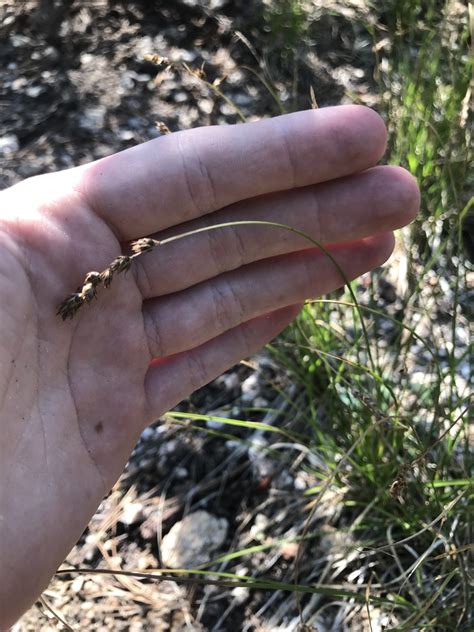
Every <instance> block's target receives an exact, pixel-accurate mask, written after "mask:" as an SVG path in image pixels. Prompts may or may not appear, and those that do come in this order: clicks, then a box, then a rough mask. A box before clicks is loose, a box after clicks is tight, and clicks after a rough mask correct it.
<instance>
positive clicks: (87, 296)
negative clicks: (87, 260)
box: [81, 283, 97, 303]
mask: <svg viewBox="0 0 474 632" xmlns="http://www.w3.org/2000/svg"><path fill="white" fill-rule="evenodd" d="M81 296H82V298H83V300H84V302H85V303H91V302H92V301H93V300H94V299H95V298H97V290H96V289H95V285H93V284H92V283H85V284H84V285H83V286H82V290H81Z"/></svg>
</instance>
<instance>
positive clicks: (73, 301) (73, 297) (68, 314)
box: [56, 292, 84, 320]
mask: <svg viewBox="0 0 474 632" xmlns="http://www.w3.org/2000/svg"><path fill="white" fill-rule="evenodd" d="M83 303H84V298H83V296H82V294H81V293H80V292H74V294H70V295H69V296H68V297H67V298H66V299H65V300H64V301H63V302H62V303H61V304H60V305H59V307H58V311H57V312H56V314H57V315H58V316H61V318H62V319H63V320H66V318H73V317H74V314H75V313H76V312H77V310H78V309H79V308H80V307H81V306H82V305H83Z"/></svg>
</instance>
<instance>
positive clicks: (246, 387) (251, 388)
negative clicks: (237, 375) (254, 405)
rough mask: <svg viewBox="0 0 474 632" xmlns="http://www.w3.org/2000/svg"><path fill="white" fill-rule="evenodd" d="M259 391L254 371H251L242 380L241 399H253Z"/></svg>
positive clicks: (248, 400) (247, 400)
mask: <svg viewBox="0 0 474 632" xmlns="http://www.w3.org/2000/svg"><path fill="white" fill-rule="evenodd" d="M259 391H260V384H259V380H258V376H257V374H256V373H252V374H251V375H249V376H248V377H247V378H246V379H245V380H244V381H243V382H242V401H243V402H250V401H253V400H254V399H255V398H256V397H257V395H258V394H259Z"/></svg>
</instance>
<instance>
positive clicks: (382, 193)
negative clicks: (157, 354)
mask: <svg viewBox="0 0 474 632" xmlns="http://www.w3.org/2000/svg"><path fill="white" fill-rule="evenodd" d="M418 207H419V192H418V187H417V185H416V182H415V180H414V179H413V177H412V176H411V175H410V174H409V173H408V172H407V171H405V170H404V169H401V168H399V167H375V168H373V169H369V170H368V171H365V172H363V173H360V174H355V175H352V176H348V177H346V178H343V179H340V180H335V181H331V182H326V183H324V184H319V185H315V186H310V187H305V188H301V189H296V190H294V191H284V192H281V193H276V194H273V195H271V196H263V197H262V196H261V197H258V198H253V199H251V200H248V201H246V202H240V203H237V204H234V205H232V206H231V207H227V208H226V209H223V210H221V211H217V212H216V213H213V214H212V224H219V223H225V222H232V221H239V220H257V221H262V220H263V221H271V222H277V223H281V224H286V225H289V226H292V227H293V228H296V229H298V230H301V231H303V232H305V233H307V234H308V235H309V236H310V237H312V238H313V239H315V240H316V241H318V242H321V243H323V244H324V243H335V242H343V241H353V240H356V239H361V238H363V237H367V236H368V235H374V234H378V233H381V232H384V231H388V230H394V229H395V228H398V227H400V226H403V225H405V224H407V223H408V222H410V221H411V220H412V219H413V218H414V216H415V214H416V212H417V210H418ZM210 219H211V218H209V217H204V218H200V219H197V220H194V221H192V222H187V223H186V224H184V225H181V226H178V227H175V228H174V229H173V230H172V231H168V232H166V233H165V234H158V235H157V237H158V239H162V238H163V237H166V236H169V235H170V234H179V233H182V232H187V231H191V230H194V229H196V228H201V227H203V226H206V225H209V224H210V222H209V220H210ZM313 246H314V244H312V243H311V242H310V241H309V240H308V239H305V238H304V237H301V236H299V235H297V234H295V233H292V232H290V231H288V230H285V229H276V228H274V227H272V226H256V225H249V226H233V227H228V228H222V229H216V230H212V231H206V232H203V233H198V234H196V235H192V236H189V237H186V238H185V239H181V240H178V241H175V242H173V243H169V244H164V245H163V246H159V247H157V248H155V249H154V250H153V251H152V252H150V253H149V254H147V255H146V256H143V257H140V258H139V259H137V261H136V266H135V273H136V280H137V283H138V286H139V288H140V290H141V292H142V295H143V297H144V298H152V297H156V296H163V295H164V294H169V293H172V292H177V291H179V290H183V289H185V288H187V287H191V286H192V285H195V284H196V283H200V282H202V281H205V280H206V279H210V278H212V277H214V276H217V275H218V274H221V273H223V272H227V271H229V270H233V269H235V268H237V267H239V266H241V265H246V264H249V263H252V262H254V261H258V260H260V259H263V258H267V257H273V256H277V255H282V254H285V253H289V252H292V251H295V250H300V249H306V248H311V247H313Z"/></svg>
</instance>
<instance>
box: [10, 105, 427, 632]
mask: <svg viewBox="0 0 474 632" xmlns="http://www.w3.org/2000/svg"><path fill="white" fill-rule="evenodd" d="M385 140H386V135H385V130H384V127H383V123H382V121H381V120H380V118H379V117H378V116H377V115H376V114H375V113H374V112H372V111H370V110H368V109H366V108H362V107H359V106H342V107H337V108H326V109H322V110H317V111H307V112H301V113H296V114H291V115H286V116H283V117H278V118H275V119H272V120H266V121H262V122H258V123H252V124H248V125H238V126H229V127H224V126H223V127H212V128H201V129H195V130H191V131H187V132H180V133H176V134H173V135H171V136H165V137H162V138H159V139H157V140H153V141H151V142H149V143H145V144H143V145H140V146H138V147H135V148H133V149H130V150H127V151H124V152H121V153H119V154H116V155H114V156H111V157H109V158H105V159H103V160H100V161H97V162H95V163H92V164H89V165H85V166H82V167H78V168H75V169H71V170H68V171H63V172H59V173H55V174H51V175H45V176H38V177H35V178H32V179H30V180H26V181H24V182H22V183H20V184H19V185H16V186H14V187H12V188H11V189H8V190H6V191H3V192H1V193H0V244H1V245H0V354H1V355H0V429H1V435H2V441H1V443H0V481H1V483H0V484H1V489H0V573H1V576H0V604H1V608H0V612H1V614H0V627H1V629H5V627H7V626H9V625H11V624H12V623H14V621H15V620H16V619H17V618H18V617H19V616H20V615H21V613H22V612H23V611H24V610H26V609H27V608H28V607H29V606H30V605H31V603H32V602H33V601H34V599H35V598H36V597H37V596H38V595H39V594H40V592H41V591H42V590H43V589H44V588H45V586H46V585H47V584H48V582H49V580H50V578H51V576H52V575H53V574H54V572H55V570H56V569H57V567H58V565H59V564H60V563H61V562H62V561H63V559H64V558H65V556H66V555H67V553H68V551H69V550H70V549H71V547H72V546H73V545H74V543H75V542H76V541H77V539H78V538H79V536H80V534H81V532H82V531H83V529H84V528H85V527H86V525H87V523H88V521H89V519H90V517H91V516H92V515H93V513H94V511H95V510H96V508H97V506H98V505H99V503H100V501H101V499H102V498H103V496H104V494H106V493H107V491H108V490H109V489H110V488H111V486H112V485H113V484H114V482H115V481H116V479H117V478H118V477H119V475H120V473H121V472H122V470H123V468H124V465H125V463H126V461H127V459H128V457H129V455H130V453H131V451H132V449H133V447H134V445H135V443H136V441H137V439H138V437H139V435H140V433H141V431H142V430H143V429H144V427H145V426H146V425H147V424H149V423H150V422H152V421H153V420H155V419H156V418H158V417H159V416H160V415H161V414H162V413H164V412H165V411H166V410H168V409H169V408H171V407H172V406H173V405H175V404H176V403H178V402H179V401H180V400H181V399H183V398H184V397H185V396H187V395H188V394H190V393H191V392H192V391H193V390H195V389H196V388H198V387H200V386H202V385H204V384H205V383H207V382H209V381H210V380H211V379H213V378H214V377H216V376H217V375H218V374H220V373H222V372H223V371H224V370H226V369H227V368H229V367H230V366H232V365H233V364H235V363H236V362H238V361H239V360H240V359H241V358H243V357H245V356H248V355H249V354H251V353H253V352H255V351H256V350H257V349H258V348H259V347H261V346H262V345H264V344H265V343H266V342H268V341H269V340H270V339H271V338H273V337H274V336H275V335H276V334H277V333H278V332H279V331H281V330H282V329H283V328H284V327H285V326H286V325H287V324H288V323H289V322H290V320H291V319H292V318H293V317H294V316H295V315H296V314H297V312H298V310H299V309H300V307H301V304H302V302H303V301H304V299H305V298H308V297H315V296H318V295H320V294H323V293H326V292H329V291H331V290H333V289H335V288H336V287H339V286H340V285H342V284H343V280H342V278H341V275H340V272H339V271H338V270H337V268H336V266H335V265H334V263H333V262H331V260H330V259H329V258H328V257H327V256H326V255H324V253H322V252H321V251H320V250H319V249H318V248H313V247H309V246H310V245H311V244H309V243H308V241H306V240H305V239H303V238H302V237H300V236H298V235H296V234H294V233H291V232H289V231H286V230H283V229H276V228H273V227H267V226H240V227H229V228H223V229H217V230H212V231H209V232H203V233H200V234H196V235H193V236H191V237H186V238H184V239H182V240H178V241H176V242H174V243H169V244H166V245H163V246H160V247H158V248H156V249H155V250H153V251H152V252H150V253H147V254H146V255H142V256H140V257H138V258H137V259H136V260H135V261H134V265H133V267H132V269H131V270H130V271H129V272H128V273H127V274H122V275H119V276H117V277H116V278H114V281H113V284H112V285H111V287H110V288H109V289H107V290H106V289H102V290H101V291H100V293H99V297H98V300H97V301H96V302H94V303H93V304H92V305H87V306H84V307H83V308H82V309H81V310H80V312H79V313H78V314H77V315H76V316H75V317H74V319H72V320H67V321H65V322H63V321H62V320H61V319H60V318H59V317H58V316H57V315H56V308H57V305H58V304H59V303H60V302H61V301H62V300H63V299H64V297H65V296H66V295H68V294H69V293H70V292H71V290H74V288H75V287H77V286H78V285H80V284H81V283H82V281H83V279H84V275H85V273H86V272H88V271H90V270H103V269H104V268H106V267H107V266H108V264H109V263H110V261H111V260H112V259H114V258H115V257H116V256H117V255H119V254H121V252H122V251H123V248H124V247H125V246H126V244H127V243H128V242H129V241H130V240H134V239H137V238H140V237H143V236H148V235H153V236H156V235H157V236H158V237H159V238H160V239H161V238H162V237H163V236H169V235H173V234H179V233H181V232H184V231H188V230H191V229H193V228H196V227H201V226H205V225H210V224H216V223H221V222H226V221H234V220H269V221H275V222H280V223H283V224H287V225H290V226H292V227H295V228H297V229H300V230H303V231H305V232H307V233H308V234H309V235H311V236H312V237H313V238H314V239H316V240H318V241H320V242H321V243H323V244H324V245H325V246H326V247H328V249H329V250H330V252H331V253H332V254H333V255H334V257H335V258H336V259H337V261H338V263H339V265H340V266H341V267H342V269H343V270H344V272H345V274H346V275H347V277H348V278H351V279H352V278H355V277H357V276H359V275H360V274H362V273H363V272H365V271H367V270H369V269H371V268H373V267H375V266H377V265H379V264H381V263H382V262H383V261H385V259H386V258H387V257H388V256H389V254H390V252H391V250H392V247H393V236H392V234H391V233H390V232H387V231H391V230H393V229H395V228H397V227H399V226H402V225H404V224H406V223H408V222H409V221H410V220H411V219H412V218H413V217H414V215H415V213H416V211H417V209H418V204H419V197H418V189H417V186H416V184H415V183H414V181H413V179H412V178H411V176H410V175H409V174H408V173H407V172H405V171H403V170H402V169H399V168H397V167H375V168H372V167H374V165H375V164H376V163H377V161H378V160H379V159H380V157H381V156H382V154H383V151H384V148H385Z"/></svg>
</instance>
